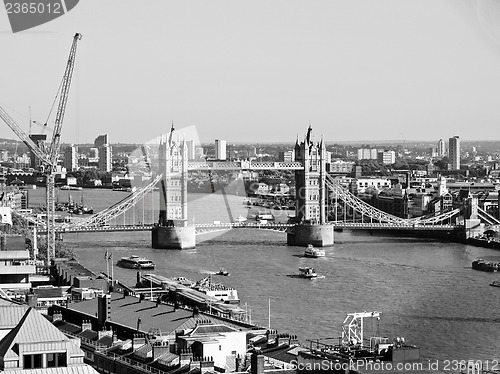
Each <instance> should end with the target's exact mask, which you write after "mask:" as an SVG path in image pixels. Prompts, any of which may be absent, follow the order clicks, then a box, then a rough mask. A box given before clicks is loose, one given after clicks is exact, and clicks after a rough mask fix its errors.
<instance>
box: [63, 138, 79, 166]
mask: <svg viewBox="0 0 500 374" xmlns="http://www.w3.org/2000/svg"><path fill="white" fill-rule="evenodd" d="M64 167H65V168H66V171H76V170H78V154H77V149H76V147H75V145H74V144H71V145H69V146H67V147H66V148H64Z"/></svg>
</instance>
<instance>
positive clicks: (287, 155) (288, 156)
mask: <svg viewBox="0 0 500 374" xmlns="http://www.w3.org/2000/svg"><path fill="white" fill-rule="evenodd" d="M278 161H281V162H294V161H295V150H293V149H292V150H290V151H280V152H279V153H278Z"/></svg>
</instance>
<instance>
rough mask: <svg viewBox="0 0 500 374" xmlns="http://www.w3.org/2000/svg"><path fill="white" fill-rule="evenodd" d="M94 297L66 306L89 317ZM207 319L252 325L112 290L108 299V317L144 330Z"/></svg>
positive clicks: (170, 329) (167, 330)
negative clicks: (194, 312)
mask: <svg viewBox="0 0 500 374" xmlns="http://www.w3.org/2000/svg"><path fill="white" fill-rule="evenodd" d="M97 303H98V301H97V299H90V300H85V301H82V302H79V303H74V304H69V305H68V309H69V310H74V311H77V312H80V313H83V314H85V315H87V316H89V317H92V318H96V317H97V314H96V313H97ZM201 318H202V319H203V320H204V321H206V322H211V323H213V324H214V325H220V324H223V325H225V326H229V327H231V328H232V329H235V330H250V329H251V328H252V325H249V324H245V323H242V322H236V321H229V320H226V319H223V318H219V317H217V316H213V315H207V314H201V313H200V314H199V317H198V316H193V311H191V310H187V309H181V308H178V309H174V307H173V306H170V305H165V304H159V305H157V303H156V302H152V301H148V300H142V302H141V301H140V299H138V298H136V297H132V296H124V295H123V294H120V293H116V292H115V293H112V294H111V300H110V318H109V321H110V322H111V323H114V324H118V325H121V326H125V327H128V328H130V329H131V330H135V329H136V328H137V322H138V321H140V326H139V330H140V331H141V332H144V333H147V332H148V331H151V330H160V331H161V332H162V333H171V334H173V333H174V332H175V331H176V330H185V329H193V328H195V327H196V326H197V324H198V323H199V322H200V319H201Z"/></svg>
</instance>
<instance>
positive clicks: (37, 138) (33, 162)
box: [30, 134, 47, 169]
mask: <svg viewBox="0 0 500 374" xmlns="http://www.w3.org/2000/svg"><path fill="white" fill-rule="evenodd" d="M30 139H31V140H33V142H34V143H35V144H36V145H37V146H38V147H40V148H41V145H42V143H45V141H46V140H47V135H45V134H36V135H35V134H33V135H30ZM41 165H42V161H40V160H39V159H38V157H36V156H35V154H34V153H33V152H30V168H33V169H37V168H38V167H40V166H41Z"/></svg>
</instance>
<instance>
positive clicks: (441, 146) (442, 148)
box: [437, 139, 446, 157]
mask: <svg viewBox="0 0 500 374" xmlns="http://www.w3.org/2000/svg"><path fill="white" fill-rule="evenodd" d="M437 154H438V157H444V156H446V144H445V142H444V140H443V139H439V141H438V144H437Z"/></svg>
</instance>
